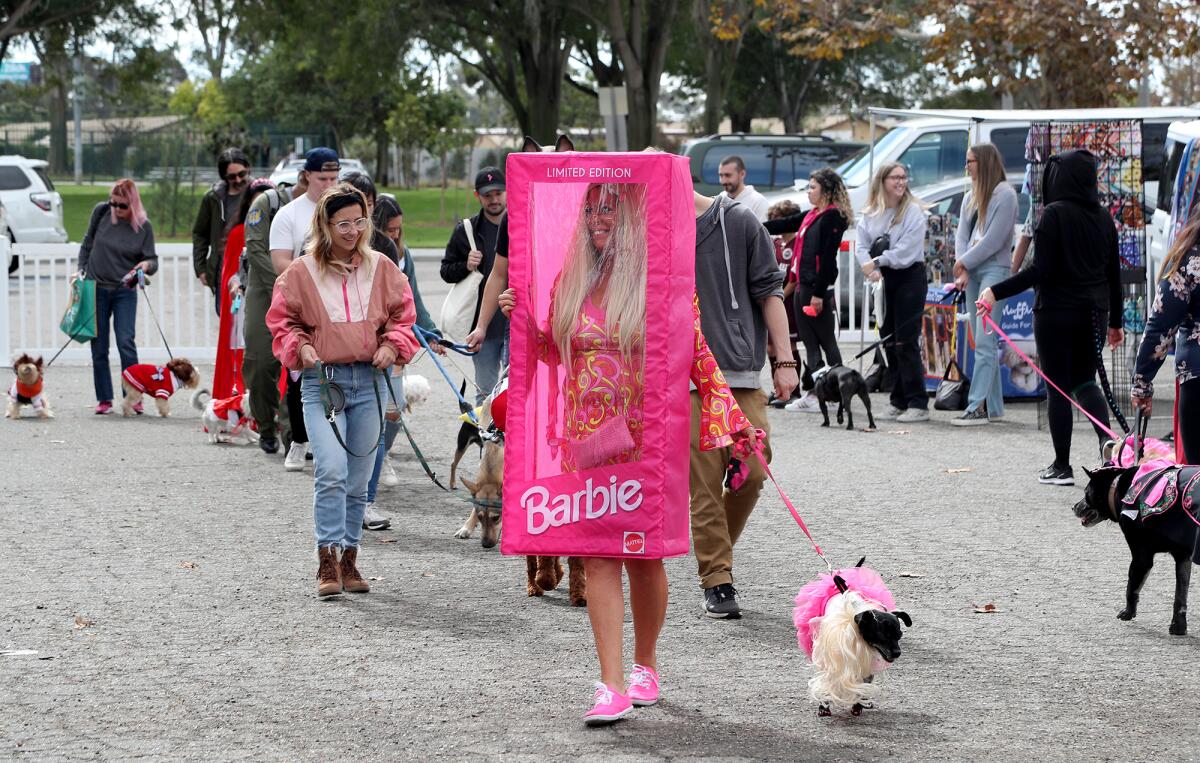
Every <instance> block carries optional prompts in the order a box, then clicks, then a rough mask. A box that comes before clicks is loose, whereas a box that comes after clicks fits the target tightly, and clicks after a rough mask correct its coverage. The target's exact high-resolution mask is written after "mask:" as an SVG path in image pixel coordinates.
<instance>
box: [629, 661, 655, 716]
mask: <svg viewBox="0 0 1200 763" xmlns="http://www.w3.org/2000/svg"><path fill="white" fill-rule="evenodd" d="M629 701H630V702H631V703H632V704H633V706H634V707H650V706H651V705H653V704H654V703H655V702H658V672H657V671H656V670H655V669H654V668H648V667H646V666H645V665H638V664H637V663H636V662H635V663H634V664H633V670H632V671H631V672H630V673H629Z"/></svg>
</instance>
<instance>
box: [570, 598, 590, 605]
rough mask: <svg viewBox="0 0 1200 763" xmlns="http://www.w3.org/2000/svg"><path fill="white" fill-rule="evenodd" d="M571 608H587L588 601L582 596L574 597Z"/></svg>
mask: <svg viewBox="0 0 1200 763" xmlns="http://www.w3.org/2000/svg"><path fill="white" fill-rule="evenodd" d="M571 606H572V607H586V606H587V599H586V598H584V597H582V596H572V597H571Z"/></svg>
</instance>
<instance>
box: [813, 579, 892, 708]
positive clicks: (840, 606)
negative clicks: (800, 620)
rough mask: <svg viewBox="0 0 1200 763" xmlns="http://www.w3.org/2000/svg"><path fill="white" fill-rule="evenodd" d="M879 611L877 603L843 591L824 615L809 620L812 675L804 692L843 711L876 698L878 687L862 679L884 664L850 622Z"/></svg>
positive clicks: (830, 604)
mask: <svg viewBox="0 0 1200 763" xmlns="http://www.w3.org/2000/svg"><path fill="white" fill-rule="evenodd" d="M879 608H880V607H879V604H877V603H875V602H871V601H867V600H866V599H864V598H863V597H862V596H861V595H860V594H858V593H856V592H854V591H847V592H846V593H843V594H838V595H837V596H834V597H833V598H832V599H830V600H829V603H828V605H826V607H825V614H824V616H822V617H820V618H817V619H815V620H814V621H813V623H812V625H813V631H814V633H815V638H814V640H813V651H812V661H813V668H814V669H815V671H816V672H815V673H814V675H813V677H812V678H811V679H809V681H808V691H809V694H810V695H812V698H813V699H814V700H815V701H817V702H818V703H820V704H822V705H828V706H830V707H833V708H834V709H836V710H846V709H849V708H852V707H853V706H854V705H855V704H862V703H868V702H872V701H874V700H875V699H876V698H877V697H878V696H879V691H880V686H879V684H878V683H868V682H867V680H866V679H867V678H869V677H870V676H872V675H874V674H876V673H878V672H879V670H881V669H882V668H883V667H886V665H887V663H886V662H884V661H883V660H882V659H880V658H879V654H878V653H877V652H876V651H875V650H874V649H873V648H872V647H871V646H870V645H869V644H868V643H867V642H866V641H865V640H863V637H862V636H861V635H860V634H859V630H858V626H857V624H855V622H854V616H855V615H857V614H858V613H860V612H864V611H866V610H868V609H879Z"/></svg>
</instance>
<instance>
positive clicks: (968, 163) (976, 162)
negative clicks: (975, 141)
mask: <svg viewBox="0 0 1200 763" xmlns="http://www.w3.org/2000/svg"><path fill="white" fill-rule="evenodd" d="M978 163H979V160H978V159H968V160H967V166H968V167H970V166H971V165H972V164H978Z"/></svg>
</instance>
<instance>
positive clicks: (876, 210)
mask: <svg viewBox="0 0 1200 763" xmlns="http://www.w3.org/2000/svg"><path fill="white" fill-rule="evenodd" d="M895 170H904V174H905V175H907V174H908V168H907V167H905V166H904V165H903V164H901V163H900V162H888V163H887V164H885V165H883V166H882V167H880V168H879V171H878V172H876V173H875V177H873V178H871V186H870V188H869V189H868V190H867V206H865V207H863V214H864V215H867V216H868V217H870V216H871V215H878V214H880V213H882V212H883V211H884V210H885V209H887V193H886V192H885V191H884V189H883V184H884V181H886V180H887V176H888V175H890V174H892V172H893V171H895ZM909 204H914V205H916V206H917V207H918V208H920V209H924V208H925V205H924V204H922V203H921V201H920V199H918V198H917V197H916V196H913V192H912V188H910V187H909V186H908V185H905V186H904V195H903V196H901V197H900V204H899V205H898V206H897V207H896V214H894V215H892V225H896V224H897V223H899V222H900V221H901V220H903V219H904V215H905V213H906V212H908V205H909Z"/></svg>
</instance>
